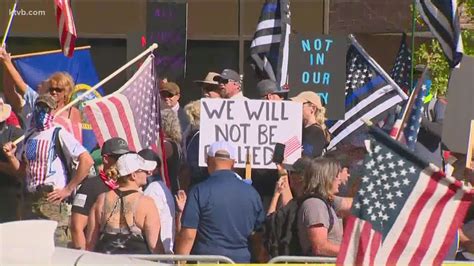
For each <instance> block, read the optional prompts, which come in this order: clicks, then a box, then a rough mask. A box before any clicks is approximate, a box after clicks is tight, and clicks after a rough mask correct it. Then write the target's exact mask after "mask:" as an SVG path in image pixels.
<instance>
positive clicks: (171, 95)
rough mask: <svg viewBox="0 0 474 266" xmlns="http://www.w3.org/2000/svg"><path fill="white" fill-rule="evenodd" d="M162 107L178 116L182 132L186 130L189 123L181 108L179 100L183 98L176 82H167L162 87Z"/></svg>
mask: <svg viewBox="0 0 474 266" xmlns="http://www.w3.org/2000/svg"><path fill="white" fill-rule="evenodd" d="M160 98H161V107H162V108H169V109H171V110H173V111H174V113H175V114H176V115H177V116H178V119H179V125H180V126H181V132H183V131H184V130H186V128H187V127H188V124H189V121H188V117H187V116H186V113H185V112H184V110H183V108H180V106H179V99H180V98H181V90H180V88H179V86H178V84H176V83H174V82H166V83H163V84H162V85H161V86H160Z"/></svg>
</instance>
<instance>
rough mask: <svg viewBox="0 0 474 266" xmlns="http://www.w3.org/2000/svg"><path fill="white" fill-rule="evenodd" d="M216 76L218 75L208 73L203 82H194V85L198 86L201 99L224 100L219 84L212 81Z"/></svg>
mask: <svg viewBox="0 0 474 266" xmlns="http://www.w3.org/2000/svg"><path fill="white" fill-rule="evenodd" d="M218 75H219V73H216V72H209V73H207V75H206V77H205V78H204V80H195V81H194V83H197V84H199V85H200V87H201V91H202V97H203V98H224V96H225V95H224V90H223V89H222V88H221V86H220V85H219V82H217V81H215V80H214V78H215V77H216V76H218Z"/></svg>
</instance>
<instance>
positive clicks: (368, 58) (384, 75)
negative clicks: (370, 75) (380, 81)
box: [349, 34, 408, 100]
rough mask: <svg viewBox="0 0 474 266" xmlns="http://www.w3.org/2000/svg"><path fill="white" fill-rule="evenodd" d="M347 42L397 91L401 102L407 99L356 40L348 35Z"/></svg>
mask: <svg viewBox="0 0 474 266" xmlns="http://www.w3.org/2000/svg"><path fill="white" fill-rule="evenodd" d="M349 40H350V41H351V43H352V45H354V47H355V48H356V49H357V50H358V51H359V52H360V53H361V54H362V55H363V56H364V57H365V59H367V61H369V63H370V64H371V65H372V66H373V67H374V68H375V69H376V70H377V71H378V72H379V73H380V74H381V75H382V76H383V78H385V80H387V81H388V83H390V85H392V86H393V87H394V88H395V89H396V90H397V91H398V94H400V96H401V97H402V99H403V100H406V99H408V96H407V95H406V94H405V92H404V91H403V90H402V89H401V88H400V86H398V84H397V83H396V82H395V81H394V80H393V79H392V78H391V77H390V75H388V74H387V72H385V70H384V69H383V68H382V67H381V66H380V65H379V64H378V63H377V61H375V60H374V59H373V58H372V57H370V56H369V54H368V53H367V52H366V51H365V49H364V47H362V46H361V45H360V44H359V42H358V41H357V40H356V38H355V37H354V35H352V34H349Z"/></svg>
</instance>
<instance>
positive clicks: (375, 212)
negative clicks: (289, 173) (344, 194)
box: [336, 127, 473, 265]
mask: <svg viewBox="0 0 474 266" xmlns="http://www.w3.org/2000/svg"><path fill="white" fill-rule="evenodd" d="M370 133H371V135H372V139H371V141H370V146H371V149H370V152H369V155H368V156H367V158H366V160H365V169H364V172H363V176H362V179H361V184H360V188H359V191H358V192H357V194H356V196H355V198H354V202H353V205H352V213H351V215H350V217H349V218H348V220H347V224H346V227H345V228H344V236H343V241H342V245H341V249H340V253H339V256H338V257H337V262H336V264H337V265H440V264H441V262H442V261H443V259H444V257H445V254H446V253H447V251H448V249H449V247H450V245H451V244H452V242H453V239H454V236H455V234H456V231H457V229H458V227H459V226H460V224H461V223H462V221H463V219H464V215H465V214H466V211H467V208H468V207H469V205H470V204H471V200H472V196H473V194H472V192H471V190H470V189H468V188H467V187H465V186H464V185H463V183H462V182H460V181H458V180H456V179H455V178H453V177H450V176H449V177H447V176H446V175H445V174H444V173H443V172H442V171H440V170H439V169H438V168H437V167H436V166H434V165H431V164H428V163H426V162H424V161H422V160H421V159H419V158H418V157H417V156H416V155H415V154H414V153H413V152H411V151H409V150H408V149H406V148H405V147H403V146H402V145H401V144H400V143H399V142H397V141H395V140H394V139H392V138H390V136H388V135H387V134H385V133H384V132H382V131H381V130H380V129H378V128H375V127H371V128H370Z"/></svg>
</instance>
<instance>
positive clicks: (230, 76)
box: [214, 69, 247, 99]
mask: <svg viewBox="0 0 474 266" xmlns="http://www.w3.org/2000/svg"><path fill="white" fill-rule="evenodd" d="M214 80H215V81H217V82H219V85H220V86H221V88H222V92H223V95H224V96H223V97H222V98H229V99H230V98H232V99H247V97H245V96H244V94H243V93H242V81H241V80H240V75H239V73H237V72H235V71H234V70H232V69H224V70H223V71H222V73H221V74H220V75H217V76H215V77H214Z"/></svg>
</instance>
